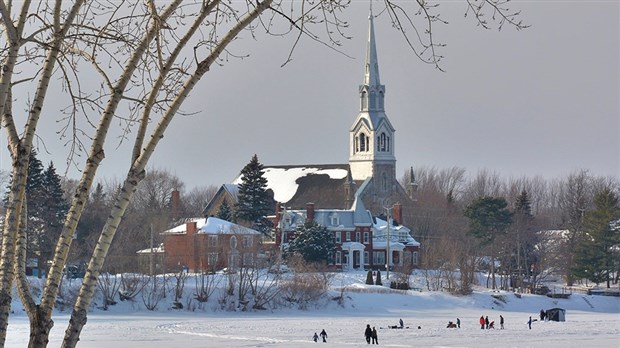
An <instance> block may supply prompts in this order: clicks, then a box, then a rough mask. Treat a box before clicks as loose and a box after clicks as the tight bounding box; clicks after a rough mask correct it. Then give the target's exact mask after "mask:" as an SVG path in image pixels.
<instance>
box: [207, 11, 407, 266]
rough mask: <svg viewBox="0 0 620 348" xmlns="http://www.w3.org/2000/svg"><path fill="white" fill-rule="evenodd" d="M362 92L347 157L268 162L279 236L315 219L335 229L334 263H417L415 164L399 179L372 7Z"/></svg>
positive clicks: (212, 208) (213, 207)
mask: <svg viewBox="0 0 620 348" xmlns="http://www.w3.org/2000/svg"><path fill="white" fill-rule="evenodd" d="M358 93H359V98H360V99H359V112H358V115H357V117H356V118H355V120H354V122H353V124H352V126H351V127H350V129H349V151H348V152H349V160H348V163H345V164H318V165H285V166H268V165H266V166H264V171H265V174H264V176H265V178H266V179H267V188H268V190H271V191H272V193H273V197H274V206H275V207H276V209H275V210H276V211H275V214H274V226H275V237H276V243H277V244H278V247H282V246H285V245H286V244H287V243H288V242H289V241H290V240H291V239H292V238H294V231H295V228H296V226H297V224H299V223H303V222H304V221H306V220H307V219H312V220H315V221H316V222H317V223H319V224H320V225H322V226H325V227H327V229H328V231H329V232H330V233H333V235H334V240H335V241H336V245H337V251H336V254H335V255H333V256H334V257H333V260H332V265H333V266H334V267H337V268H340V267H342V268H343V269H353V268H366V269H385V267H386V265H390V267H392V266H395V265H402V266H407V265H414V266H415V265H417V259H418V257H417V253H418V249H419V243H418V242H417V241H415V239H413V237H412V235H411V230H410V229H409V228H407V227H405V224H406V223H407V222H408V221H405V220H406V219H405V217H406V216H405V214H403V211H407V212H409V211H412V210H413V203H414V194H415V189H416V183H415V178H414V176H413V169H412V170H411V172H410V176H409V177H410V178H411V180H410V181H409V183H408V184H407V185H406V187H403V186H402V185H401V184H400V183H399V182H398V180H397V179H396V141H395V140H396V137H395V133H396V129H395V127H394V126H393V125H392V123H391V122H390V120H389V118H388V116H387V114H386V112H385V94H386V88H385V86H384V85H382V84H381V80H380V76H379V62H378V56H377V47H376V42H375V32H374V24H373V17H372V15H370V16H369V27H368V42H367V47H366V58H365V62H364V76H363V83H362V84H361V85H360V86H359V89H358ZM241 179H242V178H241V177H237V179H236V180H235V181H234V182H233V184H239V183H240V182H241ZM230 187H231V186H230V184H228V185H224V186H222V189H220V190H219V191H218V194H216V196H215V197H214V198H213V199H212V201H211V202H209V203H208V204H207V206H206V208H205V210H204V214H205V216H207V217H208V216H214V215H216V214H217V211H218V208H219V205H218V202H221V201H224V200H226V201H229V202H234V201H236V199H237V197H236V195H235V194H234V192H233V191H234V190H231V188H230ZM291 188H294V189H293V190H292V189H291ZM409 222H410V221H409ZM390 231H392V232H393V233H392V234H390Z"/></svg>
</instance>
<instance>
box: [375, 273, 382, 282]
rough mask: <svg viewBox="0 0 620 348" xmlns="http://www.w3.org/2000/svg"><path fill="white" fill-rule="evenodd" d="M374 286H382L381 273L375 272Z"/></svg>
mask: <svg viewBox="0 0 620 348" xmlns="http://www.w3.org/2000/svg"><path fill="white" fill-rule="evenodd" d="M375 284H376V285H383V281H381V271H380V270H377V281H376V282H375Z"/></svg>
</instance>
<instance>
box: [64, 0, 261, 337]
mask: <svg viewBox="0 0 620 348" xmlns="http://www.w3.org/2000/svg"><path fill="white" fill-rule="evenodd" d="M272 2H273V0H265V1H263V2H261V3H259V4H258V5H257V6H256V7H255V8H254V9H253V10H252V11H251V12H249V13H248V14H247V15H246V16H244V17H243V18H241V19H240V20H239V22H238V23H237V24H236V25H235V26H234V27H233V28H232V29H231V30H230V31H229V32H228V33H227V34H226V35H225V36H224V37H223V38H222V39H221V40H220V42H219V43H218V45H217V46H216V47H215V48H214V49H213V51H212V53H211V54H210V55H209V56H208V57H207V58H206V59H205V60H203V61H201V62H200V63H198V66H197V68H196V71H195V72H194V74H193V75H192V76H190V77H189V79H188V80H187V81H186V83H185V84H184V86H183V88H182V89H181V91H179V94H178V95H177V97H176V98H175V100H174V101H173V103H172V105H171V106H170V108H169V109H168V110H167V111H166V113H165V114H164V116H163V117H162V119H161V120H160V122H159V123H158V125H157V127H156V128H155V130H154V131H153V133H152V134H151V137H150V140H149V142H148V144H147V145H146V147H145V148H144V150H143V151H142V153H141V154H140V156H139V157H138V158H137V159H136V160H135V162H134V163H133V166H132V168H131V169H130V170H129V173H128V174H127V178H126V179H125V182H124V183H123V187H122V188H121V191H120V194H119V195H118V196H117V198H116V200H115V203H114V206H113V208H112V212H111V213H110V215H109V217H108V220H107V221H106V224H105V226H104V227H103V231H102V233H101V236H100V237H99V240H98V242H97V245H96V246H95V251H94V252H93V256H92V257H91V259H90V262H89V264H88V268H87V271H86V274H85V276H84V281H83V283H82V286H81V288H80V293H79V295H78V299H77V302H76V304H75V306H74V307H73V312H72V313H71V319H70V320H69V325H68V327H67V330H66V331H65V337H64V340H63V344H62V347H63V348H72V347H75V346H76V344H77V342H78V340H79V337H80V333H81V331H82V329H83V327H84V325H85V324H86V320H87V313H88V308H89V307H90V303H91V302H92V299H93V296H94V294H95V290H96V288H97V278H98V277H99V274H100V272H101V268H102V266H103V263H104V262H105V258H106V256H107V253H108V250H109V248H110V245H111V243H112V240H113V238H114V235H115V233H116V231H117V229H118V224H119V223H120V220H121V218H122V217H123V215H124V213H125V210H126V209H127V206H128V205H129V201H130V199H131V197H132V195H133V193H134V192H135V190H136V187H137V186H138V184H139V183H140V181H142V179H144V176H145V171H144V168H145V167H146V165H147V164H148V161H149V159H150V158H151V156H152V154H153V152H154V151H155V148H156V147H157V145H158V143H159V141H160V140H161V139H162V138H163V135H164V132H165V130H166V129H167V127H168V125H169V124H170V122H171V121H172V119H173V118H174V116H175V115H176V113H177V112H178V110H179V108H180V107H181V105H182V104H183V102H184V101H185V100H186V99H187V96H188V95H189V93H190V92H191V90H192V89H193V88H194V87H195V85H196V83H197V82H198V81H199V80H200V79H201V78H202V77H203V76H204V74H206V73H207V72H208V71H209V68H210V66H211V64H213V62H215V60H216V59H217V58H218V57H219V56H220V54H221V53H222V52H223V51H224V49H225V48H226V46H228V44H230V43H231V42H232V41H233V40H234V39H235V37H237V35H238V34H239V33H240V32H241V30H243V29H244V28H246V27H247V26H248V25H250V24H251V23H252V22H253V21H254V20H255V19H256V18H258V16H260V14H261V13H263V12H264V11H265V10H266V9H267V8H269V6H270V5H271V3H272ZM152 92H157V91H152Z"/></svg>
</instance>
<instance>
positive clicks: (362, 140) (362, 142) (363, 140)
mask: <svg viewBox="0 0 620 348" xmlns="http://www.w3.org/2000/svg"><path fill="white" fill-rule="evenodd" d="M358 138H359V141H358V143H359V144H358V145H359V151H360V152H366V151H368V150H370V148H369V147H370V144H369V143H370V139H369V138H368V136H367V135H366V134H364V133H360V135H359V136H358ZM356 146H357V145H356Z"/></svg>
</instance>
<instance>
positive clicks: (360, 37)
mask: <svg viewBox="0 0 620 348" xmlns="http://www.w3.org/2000/svg"><path fill="white" fill-rule="evenodd" d="M511 6H512V8H514V9H521V10H522V11H523V19H524V20H525V22H527V23H528V24H531V28H528V29H526V30H523V31H516V30H514V29H513V28H511V27H505V28H504V29H503V30H502V31H500V32H498V31H497V30H483V29H481V28H479V27H477V26H476V25H475V23H473V21H472V19H471V18H464V17H463V14H464V12H465V5H464V3H463V2H460V1H450V2H448V1H445V2H441V6H440V8H441V11H442V17H444V19H445V20H448V21H449V22H450V24H449V25H443V26H436V28H435V34H434V35H435V37H436V39H437V40H439V41H441V42H445V43H446V44H447V47H446V48H445V49H443V51H442V53H443V55H445V59H444V60H443V62H442V67H443V68H444V69H445V70H446V72H440V71H438V70H436V69H434V68H433V67H432V66H430V65H426V64H424V63H422V62H420V61H419V60H418V59H417V58H416V57H415V56H414V55H413V53H412V52H411V51H410V50H409V48H408V47H407V46H406V45H405V43H404V42H403V40H402V39H401V37H399V36H398V34H397V33H396V32H395V31H394V29H392V28H391V26H390V23H389V18H388V17H387V16H381V17H379V18H377V19H376V20H375V33H376V40H377V49H378V59H379V69H380V73H381V82H382V84H384V85H385V86H386V99H385V100H386V112H387V115H388V117H389V118H390V120H391V122H392V124H393V126H394V127H395V128H396V144H395V151H396V158H397V176H398V177H400V176H401V175H402V174H403V173H404V171H405V170H406V169H407V168H409V167H410V166H414V167H422V166H426V167H436V168H439V169H442V168H448V167H452V166H459V167H463V168H465V169H467V171H468V172H469V173H470V174H475V173H476V172H477V171H478V170H480V169H487V170H490V171H495V172H497V173H499V174H501V175H502V176H505V177H520V176H523V175H527V176H535V175H542V176H543V177H546V178H560V177H565V176H566V175H568V174H569V173H571V172H573V171H574V170H577V169H582V168H584V169H589V170H590V171H591V173H592V174H595V175H604V176H614V177H620V87H619V86H620V71H619V66H620V57H619V54H620V39H619V32H620V24H619V22H620V21H619V17H620V5H619V2H618V1H616V0H610V1H514V2H511ZM346 17H347V19H348V21H349V23H350V27H349V28H348V29H347V30H346V33H347V34H349V35H351V36H353V39H351V40H345V41H344V42H343V47H342V48H341V49H342V51H343V52H345V53H346V54H347V55H348V56H350V57H353V58H350V57H347V56H345V55H343V54H339V53H337V52H334V51H333V50H329V49H328V48H325V47H324V46H321V45H319V44H317V43H314V42H312V41H310V40H308V39H305V40H302V42H301V44H300V46H299V47H298V48H297V50H296V51H295V53H294V56H293V61H292V62H291V63H290V64H288V65H286V66H285V67H281V65H282V63H283V62H284V61H285V60H286V57H287V55H288V51H289V49H290V47H291V44H292V37H288V38H278V37H266V36H259V37H258V40H254V39H251V38H249V37H248V36H247V35H245V38H243V39H241V40H238V41H237V42H235V43H234V44H233V46H232V50H233V51H234V52H236V53H239V54H245V53H247V54H250V57H248V58H245V59H243V60H240V59H230V60H229V61H228V62H226V64H224V65H223V66H218V67H214V68H213V69H212V70H211V72H210V73H209V74H208V75H207V76H206V77H205V78H203V80H202V81H201V83H200V85H199V86H198V87H197V88H196V89H194V91H193V95H192V97H191V98H190V100H188V102H187V103H186V104H185V106H184V110H185V111H187V112H196V114H194V115H192V116H184V117H180V118H178V119H176V120H175V121H174V122H173V124H172V126H171V127H170V128H169V131H168V132H167V135H166V137H165V138H164V140H163V142H162V143H161V144H160V145H159V148H158V150H157V154H156V155H155V156H154V157H153V159H152V161H151V166H150V167H151V168H152V167H155V168H160V169H166V170H169V171H171V172H172V173H174V174H175V175H177V176H178V177H180V178H181V180H183V181H184V182H185V183H186V185H187V188H188V189H191V188H193V187H195V186H202V185H218V186H219V185H221V184H223V183H230V182H231V181H232V180H233V178H234V177H235V176H236V175H237V174H238V173H239V171H240V170H241V168H242V167H243V166H244V165H245V164H246V163H247V162H248V161H249V160H250V158H251V157H252V155H253V154H257V155H258V157H259V160H260V161H261V162H262V163H263V164H265V165H285V164H332V163H346V162H347V161H348V156H349V152H348V140H349V133H348V131H349V127H350V126H351V125H352V123H353V121H354V120H355V117H356V116H357V114H358V111H359V96H358V92H357V88H358V85H359V84H360V83H361V82H362V78H363V62H364V54H365V48H366V40H367V30H368V19H367V17H368V1H357V0H354V1H353V4H352V5H351V8H350V10H348V11H347V12H346ZM49 147H50V148H51V152H53V154H47V153H42V154H41V155H40V158H41V159H42V160H43V162H44V163H48V162H49V161H50V160H53V161H54V163H55V165H56V166H57V167H58V168H60V169H59V170H60V171H61V172H62V171H63V170H64V166H65V164H64V161H65V159H64V155H63V156H59V155H58V154H59V153H61V151H55V150H54V147H53V146H52V145H49ZM109 147H110V148H111V149H112V150H113V149H114V147H113V146H112V145H109ZM122 149H123V148H121V149H119V150H117V151H111V150H110V149H109V150H108V151H107V158H106V160H105V161H104V162H103V164H102V166H101V169H100V171H99V177H102V176H103V177H107V178H111V177H118V178H120V177H121V173H125V172H126V170H127V166H128V163H127V160H126V156H120V155H119V153H120V152H121V151H120V150H122ZM40 152H43V151H40ZM7 158H8V157H7V156H6V154H5V155H3V161H2V169H5V170H6V169H8V167H9V165H10V163H9V162H8V161H7ZM74 177H75V178H78V175H77V174H74ZM123 177H124V175H123Z"/></svg>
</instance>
